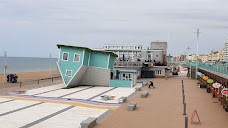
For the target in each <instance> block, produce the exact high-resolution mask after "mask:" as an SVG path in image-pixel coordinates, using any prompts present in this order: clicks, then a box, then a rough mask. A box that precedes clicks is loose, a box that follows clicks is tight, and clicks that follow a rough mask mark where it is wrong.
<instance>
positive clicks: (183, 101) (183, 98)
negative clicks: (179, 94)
mask: <svg viewBox="0 0 228 128" xmlns="http://www.w3.org/2000/svg"><path fill="white" fill-rule="evenodd" d="M184 103H185V95H183V104H184Z"/></svg>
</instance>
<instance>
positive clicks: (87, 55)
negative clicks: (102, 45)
mask: <svg viewBox="0 0 228 128" xmlns="http://www.w3.org/2000/svg"><path fill="white" fill-rule="evenodd" d="M89 56H90V51H88V50H85V54H84V61H83V65H85V66H88V64H89V63H88V60H89Z"/></svg>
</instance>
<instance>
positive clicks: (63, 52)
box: [62, 52, 69, 61]
mask: <svg viewBox="0 0 228 128" xmlns="http://www.w3.org/2000/svg"><path fill="white" fill-rule="evenodd" d="M64 53H67V60H64V59H63V55H64ZM68 60H69V52H63V53H62V61H68Z"/></svg>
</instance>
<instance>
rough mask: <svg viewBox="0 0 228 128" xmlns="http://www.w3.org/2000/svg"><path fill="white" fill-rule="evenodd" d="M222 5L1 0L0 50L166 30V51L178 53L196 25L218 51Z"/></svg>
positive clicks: (94, 43)
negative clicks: (168, 40) (18, 45)
mask: <svg viewBox="0 0 228 128" xmlns="http://www.w3.org/2000/svg"><path fill="white" fill-rule="evenodd" d="M227 4H228V2H227V1H226V0H219V1H218V0H210V1H208V0H172V1H169V0H159V1H158V0H141V1H139V0H108V1H107V0H96V1H91V0H62V1H56V0H1V1H0V28H1V30H0V34H1V35H2V38H1V39H0V42H1V43H2V42H6V43H5V44H4V46H3V47H1V48H0V50H1V51H4V49H10V50H11V51H12V52H11V53H12V56H24V55H27V54H26V53H25V52H19V54H18V53H17V52H18V51H17V50H15V49H16V47H10V46H12V45H13V44H16V43H20V44H22V45H24V47H25V48H26V46H28V44H29V45H34V46H36V44H37V43H40V44H42V45H41V46H43V45H44V44H48V45H46V47H38V48H40V49H42V50H43V51H44V52H42V53H39V52H36V53H35V52H34V54H31V56H33V55H34V56H44V54H47V53H48V54H49V49H53V47H54V48H56V44H57V43H61V42H71V44H74V45H82V44H83V45H84V46H88V47H90V48H94V47H102V45H103V44H105V43H110V42H113V43H119V42H120V43H126V44H130V43H131V44H132V43H135V44H137V43H140V44H143V45H145V46H148V45H149V43H150V42H151V41H155V40H161V41H164V40H167V38H168V37H167V33H170V44H169V50H170V51H174V50H176V51H180V52H182V53H184V52H185V48H183V49H176V48H175V47H176V46H180V47H186V48H187V46H188V45H191V44H193V43H187V42H194V41H195V35H194V32H195V31H196V29H197V28H200V30H202V31H203V33H205V34H204V35H202V37H201V38H202V44H204V45H205V44H210V46H211V47H212V48H214V49H218V50H219V49H222V47H223V45H224V40H225V38H226V36H228V32H227V29H228V25H227V21H228V18H227V16H226V15H227V14H228V8H227V7H226V5H227ZM206 33H207V34H206ZM81 42H83V43H81ZM129 42H130V43H129ZM183 42H184V43H183ZM215 42H216V43H215ZM194 47H195V46H194V45H192V49H194ZM201 47H203V46H201ZM208 49H209V50H207V49H204V50H202V51H203V52H209V51H211V48H208ZM56 50H57V48H56Z"/></svg>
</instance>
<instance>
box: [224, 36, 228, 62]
mask: <svg viewBox="0 0 228 128" xmlns="http://www.w3.org/2000/svg"><path fill="white" fill-rule="evenodd" d="M224 60H225V61H228V37H227V39H226V42H225V47H224Z"/></svg>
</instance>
